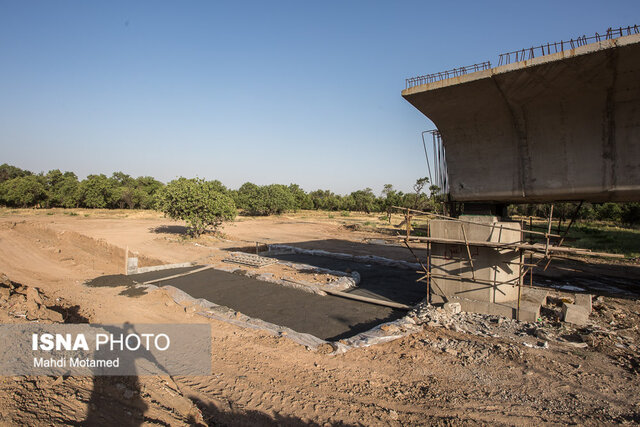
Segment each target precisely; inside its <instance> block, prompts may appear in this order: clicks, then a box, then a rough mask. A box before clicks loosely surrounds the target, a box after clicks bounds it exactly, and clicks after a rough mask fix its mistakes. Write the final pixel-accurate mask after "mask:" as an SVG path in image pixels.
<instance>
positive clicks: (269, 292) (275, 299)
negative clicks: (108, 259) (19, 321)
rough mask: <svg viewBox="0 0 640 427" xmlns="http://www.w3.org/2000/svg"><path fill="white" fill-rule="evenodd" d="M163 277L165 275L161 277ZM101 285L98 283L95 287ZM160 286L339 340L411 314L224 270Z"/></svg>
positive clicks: (118, 282)
mask: <svg viewBox="0 0 640 427" xmlns="http://www.w3.org/2000/svg"><path fill="white" fill-rule="evenodd" d="M180 270H183V271H187V270H188V269H172V270H164V271H161V272H153V273H155V274H154V275H153V277H151V276H150V275H151V273H144V274H136V275H130V276H121V275H114V276H104V277H101V278H97V279H95V280H93V281H91V282H89V283H87V284H88V285H89V286H126V285H123V284H124V283H136V282H137V283H142V282H144V281H146V280H153V279H157V278H161V277H167V276H171V275H174V274H178V273H179V272H180ZM158 273H163V274H160V275H158ZM94 283H95V284H94ZM155 285H157V286H165V285H171V286H174V287H176V288H178V289H180V290H182V291H184V292H186V293H187V294H189V295H190V296H191V297H193V298H204V299H206V300H208V301H211V302H213V303H215V304H218V305H223V306H226V307H229V308H232V309H234V310H236V311H239V312H241V313H243V314H245V315H247V316H250V317H255V318H258V319H262V320H265V321H267V322H271V323H274V324H276V325H282V326H287V327H289V328H291V329H293V330H294V331H297V332H304V333H308V334H312V335H315V336H317V337H319V338H322V339H325V340H329V341H336V340H340V339H343V338H348V337H351V336H353V335H355V334H358V333H360V332H364V331H367V330H369V329H371V328H373V327H374V326H376V325H379V324H380V323H384V322H389V321H392V320H396V319H399V318H401V317H402V316H404V315H405V313H406V312H405V311H403V310H397V309H393V308H389V307H383V306H378V305H373V304H367V303H362V302H358V301H353V300H349V299H345V298H340V297H334V296H319V295H316V294H312V293H309V292H305V291H301V290H298V289H293V288H288V287H286V286H281V285H276V284H274V283H269V282H263V281H259V280H256V279H252V278H249V277H246V276H244V275H240V274H232V273H227V272H224V271H219V270H213V269H212V270H205V271H201V272H199V273H194V274H190V275H187V276H183V277H179V278H176V279H170V280H167V281H163V282H160V283H155Z"/></svg>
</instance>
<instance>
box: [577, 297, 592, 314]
mask: <svg viewBox="0 0 640 427" xmlns="http://www.w3.org/2000/svg"><path fill="white" fill-rule="evenodd" d="M592 298H593V295H591V294H576V302H575V304H576V305H579V306H581V307H584V308H586V309H587V312H588V313H591V311H592V309H593V301H592Z"/></svg>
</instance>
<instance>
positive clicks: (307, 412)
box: [0, 210, 640, 425]
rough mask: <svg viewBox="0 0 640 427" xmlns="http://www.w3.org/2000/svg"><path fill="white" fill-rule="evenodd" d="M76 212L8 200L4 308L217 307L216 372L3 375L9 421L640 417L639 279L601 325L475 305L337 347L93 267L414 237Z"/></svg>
mask: <svg viewBox="0 0 640 427" xmlns="http://www.w3.org/2000/svg"><path fill="white" fill-rule="evenodd" d="M74 213H75V215H71V214H70V211H64V210H46V211H45V210H27V211H8V210H4V211H0V272H1V273H4V274H5V275H6V277H4V278H2V280H0V282H2V283H4V284H0V291H2V293H0V322H2V323H19V322H28V321H30V320H31V319H33V318H34V317H35V318H39V319H41V320H43V321H51V322H56V321H67V322H91V323H123V322H125V321H127V322H131V323H209V324H210V325H211V331H212V349H213V357H212V361H211V363H212V372H213V374H212V375H211V376H207V377H113V378H112V377H99V378H90V377H68V378H63V377H59V378H55V377H24V376H18V377H1V378H0V424H3V425H5V424H8V425H17V424H28V425H43V424H46V425H50V424H77V423H82V422H87V423H95V424H104V425H111V424H116V425H117V424H120V425H191V424H203V425H205V424H210V425H211V424H213V425H269V424H279V425H302V424H315V425H326V424H345V425H372V424H373V425H375V424H385V425H405V424H418V425H433V424H435V425H451V424H472V425H473V424H488V423H491V424H509V425H513V424H516V425H531V424H557V423H562V424H565V423H566V424H569V423H571V424H602V423H631V424H638V423H640V375H639V374H640V357H639V346H640V331H639V329H638V325H639V321H640V316H639V313H640V303H639V302H638V292H640V286H639V287H638V289H639V290H638V291H637V292H636V293H634V292H630V293H627V294H624V295H612V294H610V293H606V292H605V293H603V295H604V296H603V297H602V298H601V299H599V300H598V301H596V303H595V304H594V313H593V314H592V316H591V324H590V325H589V327H587V328H579V329H575V328H574V329H568V330H567V329H566V328H565V327H564V326H562V325H559V324H558V322H554V321H553V319H552V317H553V316H552V315H551V316H550V317H549V319H548V320H546V321H545V322H543V323H544V324H543V325H529V324H517V322H508V321H507V322H503V321H502V320H500V319H482V318H476V317H469V316H466V317H465V316H462V317H458V318H456V319H457V320H456V322H457V323H455V324H451V322H449V323H446V322H436V321H429V322H425V323H424V325H423V327H422V328H421V330H420V332H418V333H414V334H412V335H408V336H406V337H404V338H401V339H398V340H395V341H392V342H388V343H385V344H379V345H375V346H371V347H366V348H360V349H354V350H351V351H348V352H346V353H344V354H341V355H335V356H333V355H327V354H321V352H313V351H309V350H308V349H307V348H305V347H304V346H301V345H299V344H296V343H294V342H292V341H291V340H289V339H287V338H286V337H280V336H272V335H269V334H268V333H266V332H261V331H257V330H249V329H243V328H240V327H237V326H233V325H231V324H228V323H225V322H221V321H217V320H213V319H207V318H204V317H201V316H198V315H196V314H194V313H193V311H192V310H189V307H184V306H182V305H179V304H176V303H175V302H174V301H173V300H172V299H171V298H169V297H168V296H167V295H166V294H165V293H164V292H163V291H162V290H158V291H153V292H149V293H147V294H145V295H141V296H137V297H131V296H125V295H121V294H120V293H121V292H122V289H121V288H113V287H87V286H84V285H83V282H84V281H86V280H89V279H93V278H95V277H98V276H101V275H105V274H118V273H123V272H124V254H125V251H126V250H127V248H128V250H129V251H130V253H134V254H137V255H138V257H139V258H140V260H141V265H153V264H159V263H171V262H185V261H194V262H199V263H203V262H211V260H218V261H219V260H220V259H221V258H222V257H224V256H225V254H226V253H227V252H226V251H225V250H224V249H227V250H228V249H233V248H242V247H252V246H254V247H255V243H256V242H259V243H284V244H293V245H296V246H299V247H306V248H314V249H324V250H328V251H332V252H345V253H352V254H355V255H364V254H374V255H379V256H385V257H389V258H395V259H404V260H407V261H413V257H412V256H411V254H409V253H408V251H406V249H403V248H397V247H391V246H380V245H371V244H367V243H366V242H368V241H369V239H376V238H380V236H377V235H375V234H374V233H371V232H364V231H353V230H352V229H350V228H348V227H345V226H344V218H329V216H328V215H327V214H326V213H324V214H316V213H299V214H296V215H286V216H277V217H269V218H240V219H239V220H238V221H236V222H235V223H233V224H229V225H227V226H226V227H225V228H224V238H223V239H220V238H214V237H212V236H205V237H202V238H200V239H198V240H197V241H193V240H189V239H185V238H184V237H183V235H182V233H183V231H184V227H183V224H179V223H175V222H172V221H170V220H168V219H165V218H163V217H162V216H161V215H159V214H156V213H152V212H130V211H114V212H107V211H82V210H75V211H74ZM351 219H352V220H353V221H354V222H357V221H360V220H364V221H366V217H364V218H362V219H361V218H351ZM554 263H555V261H554ZM554 268H555V270H551V269H550V270H549V271H547V272H546V273H545V276H544V279H545V280H551V281H552V280H553V277H554V276H553V275H554V274H556V275H557V277H559V278H560V279H558V280H564V279H566V278H567V277H573V276H574V275H587V276H588V275H589V274H591V275H596V276H597V275H600V276H607V277H609V276H611V277H616V276H618V277H624V278H625V279H626V280H627V282H626V286H627V287H626V289H627V290H629V289H630V288H629V283H630V282H634V281H635V282H637V283H639V284H640V267H639V266H638V265H634V264H623V265H620V264H602V263H599V264H597V265H595V264H589V265H587V266H584V265H583V264H581V263H577V262H575V261H571V262H564V263H563V262H558V263H557V264H556V267H554ZM554 271H555V273H554ZM603 272H604V273H603ZM585 277H586V276H585ZM3 289H6V290H3ZM34 289H35V290H34ZM36 291H37V292H36ZM631 291H633V289H631ZM553 295H554V298H555V300H556V301H559V300H560V298H562V297H571V296H572V294H570V293H563V292H561V291H558V290H555V291H553ZM596 295H597V294H596ZM465 319H466V320H465ZM465 322H467V323H465ZM494 322H495V323H494ZM485 323H486V325H485ZM469 325H475V326H474V328H476V329H473V328H471V327H470V326H469ZM483 325H484V326H483ZM478 328H480V329H478ZM472 329H473V331H475V332H473V333H472V332H470V331H471V330H472ZM561 334H564V335H575V336H577V337H578V338H579V340H578V341H579V343H580V345H579V346H578V345H575V340H574V341H573V342H564V341H562V340H556V339H552V337H551V336H553V335H561ZM541 340H544V341H545V342H546V343H547V344H546V345H545V346H542V345H538V344H539V341H541ZM525 342H528V343H533V344H530V346H528V345H526V344H524V343H525ZM2 345H7V343H2Z"/></svg>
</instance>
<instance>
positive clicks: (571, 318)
mask: <svg viewBox="0 0 640 427" xmlns="http://www.w3.org/2000/svg"><path fill="white" fill-rule="evenodd" d="M562 318H563V320H564V321H565V322H567V323H573V324H574V325H578V326H584V325H586V324H587V321H588V319H589V312H588V311H587V309H586V308H585V307H583V306H581V305H576V304H567V303H566V302H565V303H563V304H562Z"/></svg>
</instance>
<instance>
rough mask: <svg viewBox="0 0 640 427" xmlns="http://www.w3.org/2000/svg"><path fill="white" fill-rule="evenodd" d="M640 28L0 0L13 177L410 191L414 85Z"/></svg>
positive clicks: (524, 16)
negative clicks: (551, 46) (513, 54)
mask: <svg viewBox="0 0 640 427" xmlns="http://www.w3.org/2000/svg"><path fill="white" fill-rule="evenodd" d="M639 23H640V1H638V0H633V1H609V2H605V1H565V0H563V1H557V0H556V1H537V2H524V1H514V0H511V1H477V0H476V1H455V2H445V1H437V2H436V1H432V2H427V1H419V2H409V1H387V2H374V1H344V0H343V1H321V2H319V1H318V2H311V1H302V0H300V1H277V0H272V1H255V2H248V1H233V2H232V1H228V2H214V1H175V2H164V1H137V2H134V1H122V2H119V1H108V2H94V1H51V0H47V1H19V0H16V1H5V0H0V163H4V162H7V163H10V164H14V165H16V166H19V167H22V168H26V169H29V170H32V171H34V172H40V171H45V172H46V171H48V170H50V169H56V168H59V169H61V170H70V171H73V172H75V173H76V174H78V176H79V177H81V178H83V177H85V176H86V175H87V174H90V173H105V174H109V175H110V174H111V173H112V172H113V171H123V172H125V173H128V174H131V175H134V176H139V175H152V176H154V177H156V178H158V179H160V180H162V181H165V182H167V181H169V180H171V179H173V178H175V177H177V176H186V177H194V176H199V177H202V178H206V179H219V180H221V181H222V182H223V183H224V184H226V185H227V186H229V187H232V188H237V187H238V186H240V185H241V184H242V183H243V182H245V181H252V182H255V183H257V184H270V183H283V184H288V183H291V182H295V183H298V184H300V185H301V186H302V187H303V188H304V189H306V190H308V191H310V190H315V189H317V188H323V189H324V188H327V189H331V190H333V191H335V192H338V193H346V192H350V191H353V190H355V189H360V188H365V187H371V188H372V189H373V190H374V191H375V192H376V193H379V192H380V190H381V189H382V186H383V184H385V183H391V184H393V185H394V186H395V187H396V188H398V189H401V190H404V191H407V190H409V189H410V188H411V185H412V184H413V182H415V180H416V179H417V178H419V177H421V176H425V175H426V166H425V161H424V156H423V152H422V146H421V139H420V132H421V131H423V130H426V129H431V128H433V124H432V123H431V122H429V121H428V120H427V119H426V118H425V117H424V116H423V115H422V114H420V113H419V112H418V111H417V110H415V109H414V108H413V107H412V106H411V105H410V104H409V103H407V102H406V101H405V100H404V99H403V98H402V97H401V95H400V92H401V90H402V89H404V84H405V83H404V79H405V78H407V77H413V76H416V75H421V74H426V73H431V72H437V71H442V70H445V69H449V68H452V67H458V66H462V65H468V64H473V63H476V62H481V61H485V60H491V61H492V62H494V61H496V60H497V56H498V54H499V53H501V52H504V51H511V50H516V49H519V48H523V47H527V46H531V45H536V44H541V43H543V42H547V41H555V40H561V39H568V38H571V37H574V38H575V37H576V36H578V35H582V34H593V33H594V32H596V31H598V32H602V31H604V30H605V29H606V28H607V27H609V26H612V27H619V26H627V25H633V24H639Z"/></svg>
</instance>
